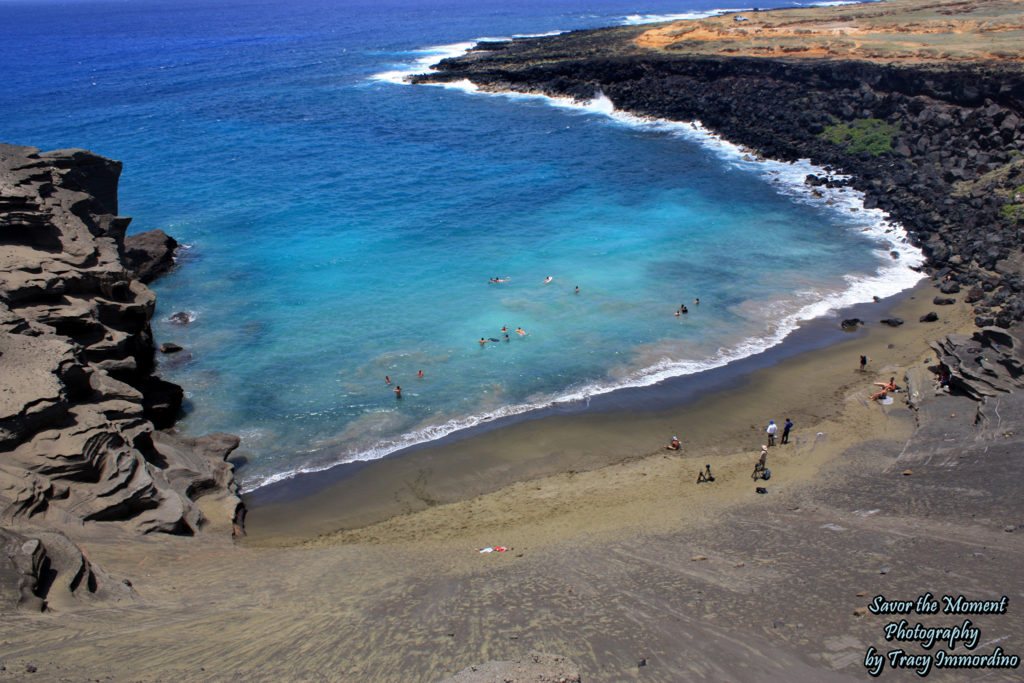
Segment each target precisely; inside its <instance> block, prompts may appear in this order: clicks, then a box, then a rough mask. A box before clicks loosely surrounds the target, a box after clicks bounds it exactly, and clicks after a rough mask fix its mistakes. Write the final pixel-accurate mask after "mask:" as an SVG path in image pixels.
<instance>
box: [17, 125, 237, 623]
mask: <svg viewBox="0 0 1024 683" xmlns="http://www.w3.org/2000/svg"><path fill="white" fill-rule="evenodd" d="M120 171H121V164H120V163H118V162H115V161H111V160H109V159H104V158H102V157H99V156H96V155H94V154H92V153H90V152H86V151H83V150H61V151H55V152H47V153H40V152H39V150H37V149H34V148H30V147H15V146H11V145H0V377H2V378H3V382H2V384H0V525H2V526H4V527H8V529H10V530H12V531H11V532H10V534H20V536H17V535H15V536H11V535H10V534H8V536H6V537H5V538H8V539H11V538H13V539H14V540H5V543H6V544H7V545H8V546H11V547H12V548H13V547H15V546H17V548H18V549H19V550H18V552H17V553H14V554H11V555H8V556H5V557H7V558H8V559H9V560H10V566H14V567H19V568H20V569H18V570H17V571H20V572H21V576H22V579H19V581H21V582H22V583H23V584H25V585H27V584H30V583H31V579H30V578H25V577H31V576H32V575H33V573H32V571H31V568H32V567H33V566H36V565H38V564H39V563H40V562H43V561H44V559H45V558H47V557H49V558H50V560H49V561H50V562H51V563H53V562H54V560H53V558H54V557H56V556H61V557H64V558H67V557H71V556H73V555H74V554H75V551H74V550H72V549H71V548H69V546H71V547H73V546H74V544H73V543H71V541H68V540H67V539H64V540H60V539H61V538H63V537H60V536H57V535H55V534H54V532H53V531H52V530H53V529H57V530H62V531H65V532H68V533H69V534H72V535H73V532H74V530H75V529H78V528H81V527H82V526H83V525H95V524H108V523H116V524H118V525H120V526H121V527H124V528H127V529H131V530H134V531H137V532H139V533H149V532H154V531H157V532H166V533H171V534H192V533H195V532H196V531H197V530H198V529H199V528H201V527H202V526H203V525H204V523H205V522H206V521H208V519H209V517H208V515H209V516H222V517H223V519H216V520H212V521H216V522H221V523H224V524H225V526H227V525H230V524H232V523H234V524H235V525H236V526H235V530H236V532H238V531H240V526H239V525H240V523H241V518H242V512H243V507H242V504H241V501H240V499H239V498H238V496H237V495H236V494H237V487H236V485H235V483H234V478H233V468H232V466H231V464H229V463H228V462H226V458H227V456H228V454H229V453H230V452H231V451H232V450H234V449H235V448H236V447H237V446H238V438H237V437H233V436H229V435H212V436H208V437H203V438H201V439H191V440H185V439H179V438H175V437H173V436H171V435H168V434H164V433H160V432H157V431H156V429H157V428H163V427H167V426H170V425H171V424H172V423H173V421H174V419H175V418H176V417H177V415H178V413H179V412H180V409H181V399H182V391H181V388H180V387H178V386H177V385H174V384H171V383H170V382H165V381H163V380H161V379H159V378H157V377H155V376H154V375H153V374H152V371H153V365H154V360H153V359H154V347H153V339H152V332H151V330H150V325H149V320H150V318H151V316H152V315H153V310H154V302H155V297H154V294H153V292H152V291H150V290H149V288H147V287H146V286H145V285H144V284H143V283H142V282H141V281H139V280H138V279H135V277H134V276H133V274H132V273H130V272H129V271H128V270H126V267H125V265H124V264H125V260H124V251H125V246H124V241H125V229H126V228H127V226H128V223H129V221H130V219H128V218H124V217H121V216H118V215H117V181H118V177H119V174H120ZM202 496H213V497H214V498H213V499H212V500H213V501H214V502H215V504H214V505H204V509H205V510H206V513H205V514H204V512H202V511H200V508H199V506H198V505H197V504H196V500H197V499H198V498H200V497H202ZM211 511H212V512H211ZM33 543H36V544H37V545H38V547H37V546H36V545H33ZM30 546H32V547H30ZM79 554H80V553H79ZM19 558H20V559H19ZM0 559H4V558H0ZM64 563H65V564H67V561H65V562H64ZM72 564H73V562H72ZM85 564H86V565H87V564H88V563H87V562H86V563H85ZM0 570H2V568H0ZM10 571H11V572H15V570H13V569H12V570H10ZM93 571H94V570H93V569H88V571H87V570H86V569H82V570H81V571H79V572H74V573H76V574H80V573H82V572H85V573H86V574H89V572H93ZM15 573H17V572H15ZM8 574H10V572H8ZM37 574H38V572H37ZM89 575H90V576H91V575H92V574H89ZM79 582H80V579H79V580H73V581H71V583H74V584H75V586H77V585H78V583H79ZM71 583H69V584H68V585H69V587H70V586H71ZM84 585H86V586H88V585H93V586H96V585H97V582H96V580H94V579H93V580H86V581H85V584H84ZM69 589H70V588H69ZM74 590H77V588H74ZM10 592H11V591H10V590H8V593H10ZM15 592H18V593H19V595H20V594H21V592H22V591H20V589H19V590H16V591H15ZM29 592H30V593H31V592H32V590H31V589H30V591H29ZM12 599H14V598H10V597H8V598H5V601H6V602H7V603H10V602H11V600H12ZM18 600H21V601H22V602H24V599H23V598H19V599H18Z"/></svg>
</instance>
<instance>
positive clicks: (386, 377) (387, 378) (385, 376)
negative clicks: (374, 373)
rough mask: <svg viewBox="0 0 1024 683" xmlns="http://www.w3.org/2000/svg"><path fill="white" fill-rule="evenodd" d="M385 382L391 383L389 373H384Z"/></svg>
mask: <svg viewBox="0 0 1024 683" xmlns="http://www.w3.org/2000/svg"><path fill="white" fill-rule="evenodd" d="M384 384H391V378H390V377H388V376H387V375H384Z"/></svg>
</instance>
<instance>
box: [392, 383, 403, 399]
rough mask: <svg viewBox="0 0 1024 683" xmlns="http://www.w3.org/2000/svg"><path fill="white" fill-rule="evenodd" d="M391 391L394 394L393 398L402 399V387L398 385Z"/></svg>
mask: <svg viewBox="0 0 1024 683" xmlns="http://www.w3.org/2000/svg"><path fill="white" fill-rule="evenodd" d="M392 391H394V392H395V398H402V385H401V384H399V385H398V386H396V387H395V388H394V389H392Z"/></svg>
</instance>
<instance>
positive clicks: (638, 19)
mask: <svg viewBox="0 0 1024 683" xmlns="http://www.w3.org/2000/svg"><path fill="white" fill-rule="evenodd" d="M749 11H750V9H735V8H734V9H712V10H707V11H706V12H685V13H682V14H630V15H629V16H626V17H624V18H623V19H622V21H621V23H622V24H624V25H626V26H637V25H640V24H657V23H660V22H662V21H691V20H693V19H707V18H708V17H714V16H718V15H719V14H726V13H727V12H749Z"/></svg>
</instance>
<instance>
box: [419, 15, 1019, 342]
mask: <svg viewBox="0 0 1024 683" xmlns="http://www.w3.org/2000/svg"><path fill="white" fill-rule="evenodd" d="M1021 36H1024V14H1022V13H1021V12H1020V10H1019V3H1013V2H999V1H995V0H993V1H980V2H952V1H950V0H939V1H938V2H931V3H921V2H916V1H903V0H899V1H896V2H882V3H871V4H866V5H849V6H840V7H824V8H812V9H792V10H771V11H764V12H742V13H732V14H726V15H723V16H719V17H712V18H709V19H705V20H697V21H685V22H673V23H666V24H661V25H655V26H653V27H652V26H650V25H647V26H628V27H616V28H609V29H599V30H592V31H577V32H572V33H567V34H562V35H558V36H550V37H543V38H524V39H516V40H512V41H502V42H485V43H479V44H477V45H476V47H475V48H474V49H473V50H471V51H470V52H469V53H468V54H466V55H464V56H461V57H457V58H452V59H446V60H444V61H442V62H441V63H440V64H439V65H438V66H437V67H436V69H435V70H434V71H433V72H431V73H428V74H424V75H420V76H416V77H414V78H413V81H414V82H416V83H440V82H452V81H458V80H463V79H468V80H469V81H471V82H473V83H474V84H476V85H477V86H478V87H480V88H481V89H485V90H491V91H517V92H531V93H542V94H545V95H549V96H555V97H570V98H574V99H577V100H589V99H591V98H593V97H595V96H596V95H597V94H599V93H600V94H603V95H605V96H606V97H608V98H609V99H610V100H611V102H612V103H613V104H614V105H615V107H616V108H618V109H619V110H622V111H625V112H630V113H633V114H637V115H641V116H649V117H656V118H663V119H669V120H674V121H700V122H701V123H702V124H703V126H704V127H706V128H708V129H710V130H711V131H713V132H714V133H716V134H718V135H720V136H722V137H723V138H725V139H727V140H729V141H731V142H733V143H736V144H739V145H741V146H743V147H745V148H747V149H749V150H751V151H752V152H753V153H756V154H759V155H761V156H764V157H769V158H773V159H780V160H783V161H789V160H795V159H800V158H808V159H811V160H812V162H813V163H814V164H816V165H818V166H820V167H822V168H824V169H825V172H824V173H822V174H820V175H814V176H809V177H808V178H807V183H809V184H811V185H828V186H836V185H839V186H842V185H849V186H852V187H854V188H856V189H857V190H860V191H863V192H864V194H865V197H866V201H865V205H866V206H867V207H869V208H874V207H878V208H881V209H884V210H885V211H887V212H888V213H889V214H890V215H891V216H892V217H893V218H894V219H896V220H897V221H899V222H900V223H901V224H902V225H903V226H904V227H905V228H906V229H907V231H908V232H909V234H910V236H911V239H912V240H913V241H914V243H915V244H917V245H919V246H920V247H921V248H922V250H923V251H924V253H925V255H926V256H927V258H928V262H927V263H928V270H929V272H930V273H931V274H932V275H934V276H935V277H936V278H939V279H941V280H942V281H943V284H942V292H943V293H945V294H950V295H956V294H959V296H962V297H964V299H965V300H966V301H967V302H968V303H970V304H972V305H973V306H974V311H975V315H976V323H977V325H978V326H979V327H984V326H990V325H997V326H999V327H1003V328H1008V327H1010V326H1011V325H1014V324H1015V323H1018V322H1020V321H1021V320H1022V319H1024V278H1022V274H1024V257H1022V253H1021V249H1022V245H1024V239H1022V237H1024V54H1022V52H1021V51H1020V49H1019V45H1020V42H1019V40H1020V38H1021ZM1014 45H1016V46H1018V47H1016V48H1014V47H1013V46H1014Z"/></svg>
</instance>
